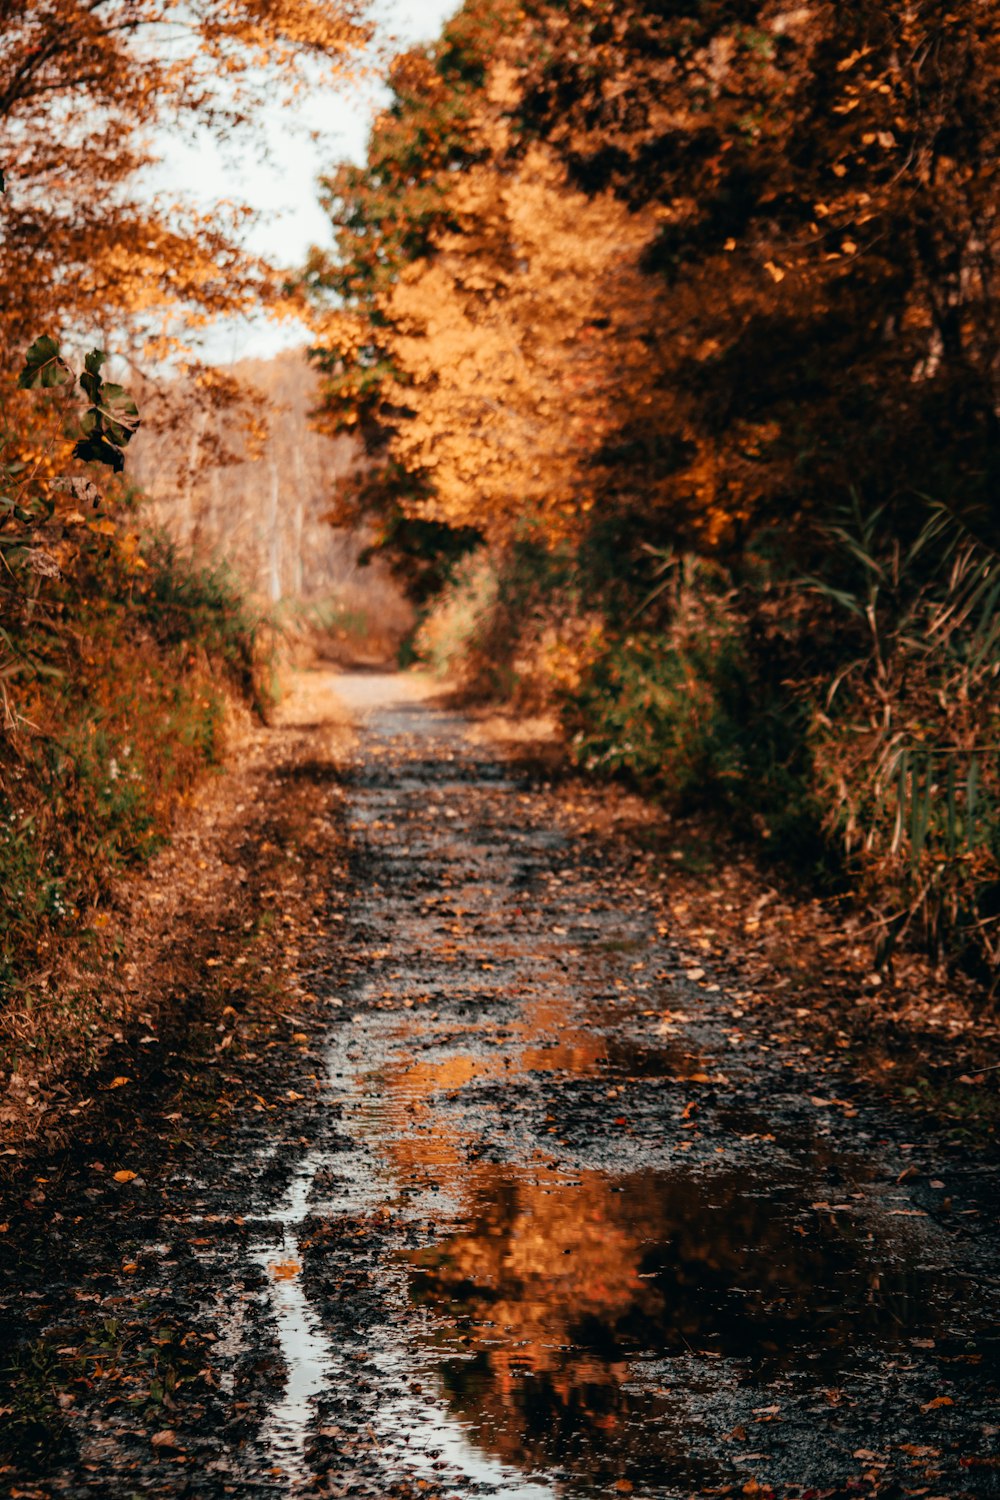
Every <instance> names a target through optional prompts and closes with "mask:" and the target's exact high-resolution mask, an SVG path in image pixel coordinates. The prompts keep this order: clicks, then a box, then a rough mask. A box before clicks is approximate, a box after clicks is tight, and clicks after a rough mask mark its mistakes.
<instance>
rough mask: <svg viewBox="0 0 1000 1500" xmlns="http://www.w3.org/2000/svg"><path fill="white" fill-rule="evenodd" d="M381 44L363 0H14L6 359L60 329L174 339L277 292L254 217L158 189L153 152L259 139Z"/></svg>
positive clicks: (0, 217) (0, 226) (0, 250)
mask: <svg viewBox="0 0 1000 1500" xmlns="http://www.w3.org/2000/svg"><path fill="white" fill-rule="evenodd" d="M367 36H368V30H367V28H366V26H365V25H364V24H363V19H362V3H361V0H233V3H229V0H33V3H32V4H30V5H25V4H23V0H0V165H2V167H3V170H4V175H5V179H6V196H5V197H4V198H3V199H2V200H0V361H2V362H3V364H4V365H5V366H7V367H10V366H11V365H12V364H14V363H15V362H16V357H17V356H19V355H20V353H21V352H23V348H24V347H26V346H27V344H28V343H30V342H31V340H32V338H33V337H34V336H35V335H36V334H38V333H41V332H45V331H48V332H63V333H65V332H68V331H71V330H77V331H79V330H87V331H88V332H89V331H91V330H97V331H101V330H104V329H113V330H115V331H118V330H119V329H120V328H121V327H122V326H123V325H125V324H127V325H128V326H129V327H130V328H131V329H132V330H134V331H135V333H136V334H137V335H138V336H142V337H146V338H158V339H160V340H163V339H164V338H166V337H168V336H171V335H174V334H176V333H177V332H178V331H183V330H184V329H186V330H187V331H188V332H190V331H191V330H192V329H193V328H195V327H197V326H198V325H200V324H203V323H204V322H205V321H206V320H207V319H208V318H211V317H214V316H219V315H223V314H227V313H234V312H240V311H245V310H246V309H248V308H249V307H251V306H254V305H257V304H258V303H259V301H260V300H261V299H262V298H263V299H265V300H268V299H273V298H274V297H276V296H277V295H278V293H279V291H280V288H281V282H280V279H279V278H278V277H277V276H276V275H275V273H274V271H273V270H272V268H270V267H268V266H266V265H265V264H263V263H262V262H261V261H260V260H259V259H257V258H255V257H253V256H250V255H247V254H246V253H245V252H243V251H242V250H241V249H240V248H239V243H238V237H239V230H240V228H241V226H242V224H243V222H244V221H245V218H246V214H245V212H244V211H242V210H239V209H234V210H232V211H231V212H229V213H228V217H227V214H226V213H225V212H224V211H223V210H221V209H219V210H213V211H212V212H211V213H199V212H196V211H195V210H194V209H192V208H190V207H184V206H183V205H178V204H168V203H162V202H150V201H149V199H148V198H144V197H143V196H142V195H141V192H140V191H139V189H140V187H141V174H142V173H143V171H144V170H145V169H146V168H148V167H149V165H150V164H151V162H152V161H153V160H154V155H155V153H154V148H153V147H152V146H151V144H150V141H151V140H152V138H153V136H154V133H155V132H157V131H162V130H164V129H166V128H173V129H180V130H184V131H186V132H189V133H190V132H193V131H197V130H199V129H207V130H210V131H213V132H214V133H216V135H218V136H221V137H222V138H224V139H233V138H234V137H236V136H237V135H239V136H242V135H245V134H246V133H248V132H250V131H252V129H253V122H254V118H255V115H256V114H257V113H258V111H259V110H260V108H261V107H262V104H263V101H264V100H265V99H268V100H271V101H272V102H273V100H274V99H275V98H276V97H284V98H286V99H290V98H294V96H295V94H296V92H297V91H299V90H300V89H301V88H302V87H303V85H304V84H305V83H306V82H309V83H310V84H313V85H315V84H317V83H319V82H321V81H323V80H329V79H332V78H338V77H340V76H341V75H342V74H343V72H344V70H345V68H347V67H348V66H349V65H350V64H351V63H352V62H353V61H354V60H355V59H356V56H357V51H358V48H359V47H360V45H361V44H362V43H364V42H365V40H366V39H367ZM168 347H169V344H167V343H164V342H160V343H158V344H157V346H156V348H157V350H158V351H159V352H163V351H164V350H165V349H166V348H168Z"/></svg>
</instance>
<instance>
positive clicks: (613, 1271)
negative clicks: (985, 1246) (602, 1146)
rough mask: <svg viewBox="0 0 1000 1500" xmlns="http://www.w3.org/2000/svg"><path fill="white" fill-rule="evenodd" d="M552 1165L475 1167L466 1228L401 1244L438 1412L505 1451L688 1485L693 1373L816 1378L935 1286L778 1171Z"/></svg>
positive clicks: (911, 1330) (931, 1310) (714, 1377)
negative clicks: (443, 1408) (440, 1397)
mask: <svg viewBox="0 0 1000 1500" xmlns="http://www.w3.org/2000/svg"><path fill="white" fill-rule="evenodd" d="M550 1177H551V1174H550V1173H546V1172H537V1173H535V1174H532V1173H531V1172H530V1171H527V1170H524V1169H518V1168H512V1167H509V1166H508V1167H498V1166H486V1167H481V1168H480V1169H478V1170H477V1172H476V1173H475V1180H474V1184H473V1190H472V1194H471V1199H470V1202H471V1208H470V1211H469V1213H468V1215H467V1216H466V1218H465V1221H464V1222H463V1224H462V1226H461V1227H460V1228H459V1229H458V1230H457V1231H456V1232H455V1233H453V1234H451V1235H450V1236H449V1237H447V1238H445V1239H443V1240H441V1241H440V1242H439V1243H437V1244H435V1245H432V1246H430V1247H428V1248H426V1249H423V1250H420V1251H418V1252H414V1253H412V1254H410V1255H409V1256H408V1257H407V1259H408V1261H409V1263H410V1268H411V1273H410V1274H411V1296H412V1297H413V1299H414V1300H415V1301H416V1302H417V1303H419V1304H421V1305H423V1306H424V1307H426V1308H428V1309H429V1310H431V1311H432V1312H433V1313H434V1314H435V1318H434V1321H433V1325H432V1326H433V1327H434V1328H435V1330H436V1332H435V1334H434V1343H433V1349H432V1351H431V1358H432V1361H433V1363H434V1365H435V1367H436V1369H437V1371H438V1374H439V1376H440V1378H441V1381H442V1383H443V1386H444V1389H445V1391H446V1393H447V1397H448V1400H449V1402H450V1404H451V1407H452V1409H453V1411H454V1413H455V1415H456V1416H458V1417H459V1419H460V1420H461V1421H462V1423H463V1425H465V1426H466V1427H467V1428H468V1429H469V1431H470V1433H471V1434H472V1435H473V1437H474V1438H475V1440H476V1441H477V1442H478V1443H479V1445H480V1446H481V1447H483V1448H485V1449H486V1450H487V1451H489V1452H491V1453H494V1454H495V1455H497V1456H498V1457H499V1458H501V1459H502V1460H504V1461H505V1462H507V1463H516V1464H518V1465H521V1466H522V1467H527V1468H529V1469H537V1468H542V1469H550V1470H551V1469H552V1468H553V1467H555V1468H557V1469H558V1468H560V1467H564V1468H568V1469H569V1470H570V1471H571V1472H573V1473H574V1475H576V1476H578V1477H583V1478H585V1479H587V1480H588V1482H590V1481H593V1482H594V1483H595V1484H598V1485H599V1484H601V1483H604V1482H605V1481H606V1480H607V1479H608V1477H609V1476H614V1477H627V1478H628V1479H629V1480H630V1481H631V1482H632V1483H633V1484H635V1483H640V1482H647V1483H650V1482H653V1481H654V1480H656V1479H659V1480H662V1479H663V1477H664V1475H666V1474H669V1475H671V1476H672V1477H673V1478H675V1479H676V1480H677V1481H678V1482H680V1481H682V1480H683V1481H685V1482H694V1481H695V1480H696V1479H697V1478H704V1474H703V1473H702V1472H701V1471H700V1470H699V1469H698V1467H697V1465H696V1463H695V1461H694V1459H693V1458H692V1456H691V1442H690V1431H689V1427H690V1414H689V1400H688V1398H689V1397H690V1391H691V1383H692V1381H694V1382H695V1383H697V1381H698V1379H700V1378H702V1377H705V1378H707V1379H709V1380H710V1381H711V1382H712V1383H713V1384H714V1385H715V1386H716V1387H717V1386H718V1384H719V1381H720V1379H724V1378H730V1379H732V1380H734V1381H736V1380H740V1381H744V1382H746V1381H754V1382H756V1381H765V1380H768V1379H770V1378H772V1377H773V1376H775V1375H777V1374H779V1373H781V1372H788V1371H790V1370H793V1369H795V1370H798V1371H799V1372H800V1374H802V1375H805V1376H806V1377H809V1376H814V1377H815V1379H816V1381H817V1382H818V1383H822V1382H829V1381H830V1379H831V1378H832V1376H833V1375H834V1373H835V1372H836V1371H837V1370H838V1369H840V1368H842V1367H843V1366H844V1365H845V1364H847V1363H849V1362H850V1361H851V1359H852V1358H854V1357H855V1356H856V1355H858V1354H859V1353H860V1352H861V1351H864V1350H869V1351H870V1350H871V1349H872V1348H878V1349H888V1348H890V1347H891V1346H893V1345H895V1344H897V1343H898V1342H899V1341H900V1340H902V1339H904V1338H908V1337H911V1336H913V1335H914V1334H916V1333H921V1334H926V1333H927V1332H928V1331H929V1330H930V1329H931V1328H932V1327H933V1325H934V1324H935V1322H937V1321H938V1320H939V1319H940V1317H941V1315H942V1310H943V1307H944V1306H945V1305H946V1303H947V1300H948V1293H949V1289H948V1288H947V1287H941V1286H935V1285H933V1284H932V1283H931V1281H930V1279H929V1277H928V1276H927V1275H926V1274H924V1273H922V1272H920V1271H919V1270H916V1269H914V1268H913V1267H912V1265H911V1264H908V1260H909V1257H908V1256H907V1254H906V1247H905V1245H904V1244H903V1243H901V1241H900V1240H899V1239H898V1238H897V1237H896V1232H895V1231H891V1232H890V1231H888V1230H887V1231H886V1232H885V1234H875V1233H872V1232H869V1231H867V1230H865V1229H863V1228H861V1227H859V1225H858V1223H857V1222H856V1221H855V1220H854V1219H853V1218H852V1216H851V1215H850V1214H847V1213H831V1212H830V1211H828V1210H827V1209H813V1208H811V1207H810V1204H811V1203H812V1202H813V1201H815V1200H816V1199H822V1198H824V1197H825V1196H826V1194H825V1192H824V1191H823V1190H822V1188H821V1186H820V1183H819V1182H817V1181H816V1180H815V1179H813V1180H812V1181H807V1180H801V1179H800V1181H799V1183H798V1185H797V1186H792V1187H789V1186H788V1178H789V1173H788V1169H787V1165H784V1166H783V1167H782V1169H781V1170H780V1171H779V1170H778V1169H777V1168H776V1169H775V1171H774V1172H773V1174H770V1173H767V1172H761V1173H758V1174H757V1175H748V1173H747V1172H744V1171H732V1170H726V1171H719V1172H717V1173H712V1174H710V1175H707V1176H700V1177H699V1176H695V1175H693V1174H692V1175H685V1174H683V1173H677V1172H670V1173H647V1174H639V1175H633V1176H627V1177H622V1178H617V1179H616V1178H613V1177H605V1176H603V1175H602V1174H601V1173H598V1172H586V1173H581V1174H580V1175H579V1176H577V1177H576V1178H574V1179H562V1180H556V1181H554V1182H553V1181H551V1180H547V1179H548V1178H550ZM726 1361H730V1362H735V1363H731V1364H729V1365H726V1364H725V1363H724V1362H726ZM724 1372H728V1376H727V1375H726V1374H725V1373H724Z"/></svg>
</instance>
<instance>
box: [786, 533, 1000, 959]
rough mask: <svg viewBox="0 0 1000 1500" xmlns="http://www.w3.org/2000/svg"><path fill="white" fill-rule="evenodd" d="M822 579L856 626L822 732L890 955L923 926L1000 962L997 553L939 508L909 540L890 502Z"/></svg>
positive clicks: (832, 780)
mask: <svg viewBox="0 0 1000 1500" xmlns="http://www.w3.org/2000/svg"><path fill="white" fill-rule="evenodd" d="M831 540H832V542H833V543H834V544H835V545H836V547H837V548H838V554H837V555H838V559H839V562H840V567H839V569H838V573H837V576H836V577H835V578H826V579H816V580H813V581H812V584H811V586H812V587H813V588H815V589H816V590H818V591H819V592H821V593H822V594H824V595H825V596H826V597H828V598H830V599H832V600H834V601H835V602H836V604H837V605H838V606H839V607H840V608H841V609H842V610H844V611H846V612H847V614H848V615H850V616H851V617H852V618H853V620H854V622H855V625H856V633H857V637H858V640H859V644H860V645H861V648H862V649H861V650H860V652H859V654H858V655H857V656H856V657H854V658H853V659H852V660H850V661H848V662H846V663H845V664H844V665H843V667H842V668H841V669H840V670H839V671H838V672H837V674H836V676H835V677H834V679H833V680H832V681H831V683H830V684H829V687H828V690H827V692H826V695H825V701H824V702H823V704H822V706H821V707H820V708H819V710H818V711H817V713H816V716H815V728H814V742H815V745H816V763H817V766H818V768H819V771H820V775H821V778H822V787H823V793H824V800H825V802H826V805H827V814H826V821H827V825H828V827H829V829H830V831H831V833H833V834H835V835H836V836H837V837H839V838H840V839H841V840H842V842H843V846H844V849H845V852H846V855H847V858H848V861H849V865H850V867H851V869H852V870H853V871H854V873H855V876H856V879H857V880H858V882H859V885H860V886H861V888H862V890H863V891H864V893H865V895H866V897H867V899H868V901H869V902H870V904H871V906H872V910H873V913H874V919H875V922H876V924H877V928H878V932H879V939H878V951H879V956H880V957H882V958H884V957H887V956H888V955H889V954H890V953H891V951H892V949H893V947H894V946H895V944H896V943H897V942H899V941H900V940H901V939H902V938H904V937H906V936H908V935H916V936H918V937H919V938H920V940H921V941H922V942H923V943H925V944H927V945H929V946H930V947H931V948H932V950H933V951H935V952H936V953H938V954H939V955H942V956H943V955H944V954H945V953H949V952H951V953H954V952H956V951H964V952H966V953H968V954H969V955H970V956H971V955H974V956H975V957H977V958H978V960H979V961H980V962H981V963H982V964H983V966H984V967H987V968H989V969H991V970H992V971H993V972H994V973H995V972H996V971H997V969H998V968H1000V698H998V685H1000V558H998V557H997V555H996V554H995V553H994V552H992V551H991V550H990V549H989V548H988V547H986V546H984V545H983V544H982V543H981V542H980V541H978V540H977V539H976V538H975V537H973V536H972V535H971V534H970V533H969V532H968V531H967V530H966V528H965V527H964V526H963V525H962V524H961V522H959V521H958V520H956V519H955V517H954V516H952V515H951V514H950V513H949V512H947V511H946V510H944V509H943V508H942V507H939V506H934V507H932V508H931V509H930V513H929V515H928V517H927V520H926V523H925V524H924V526H923V527H922V528H921V529H920V531H919V532H918V534H917V535H916V537H915V539H914V540H913V541H912V542H911V543H910V544H909V545H908V546H904V545H902V544H901V543H900V542H899V540H898V539H897V538H896V537H894V536H893V534H892V530H891V528H890V526H889V525H888V524H887V518H886V516H885V514H884V513H883V512H875V513H874V514H873V515H870V516H867V517H865V516H862V514H861V513H860V512H859V511H858V510H857V508H855V509H854V511H853V513H851V514H849V515H847V516H845V517H844V519H843V521H842V523H841V524H840V525H838V526H836V527H834V528H833V529H832V530H831Z"/></svg>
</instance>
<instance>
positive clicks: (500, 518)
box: [306, 0, 1000, 973]
mask: <svg viewBox="0 0 1000 1500" xmlns="http://www.w3.org/2000/svg"><path fill="white" fill-rule="evenodd" d="M998 75H1000V7H998V6H997V5H996V4H995V3H992V0H991V3H988V4H986V5H977V6H974V7H973V6H969V5H959V6H958V7H952V8H950V9H947V8H945V9H942V7H940V6H938V5H935V4H933V3H931V0H918V3H916V4H912V3H909V0H907V3H905V4H904V3H903V0H898V3H896V0H890V3H888V4H886V3H883V0H878V3H875V0H863V3H860V4H856V5H851V6H842V5H837V4H835V3H833V0H829V3H825V0H824V3H820V4H818V5H813V6H809V7H807V8H799V9H794V10H789V9H788V8H787V7H786V6H784V5H782V4H781V3H779V0H749V3H747V4H739V5H730V4H727V5H716V4H708V5H697V6H696V5H677V6H669V7H664V6H661V5H653V4H651V3H649V0H628V3H626V4H619V3H613V4H612V3H610V0H566V3H559V4H556V3H554V0H531V3H529V4H527V5H520V4H517V5H515V4H513V3H510V4H508V3H507V0H466V3H465V4H464V5H463V6H462V8H461V10H460V11H459V13H458V15H457V16H456V18H455V20H454V21H453V22H452V23H450V24H449V26H447V27H446V28H445V31H444V34H443V36H442V38H441V40H440V41H439V42H438V43H437V44H436V45H434V46H433V47H431V48H429V49H425V50H418V51H416V52H414V53H412V54H410V55H409V56H407V57H406V58H404V59H402V60H401V61H400V62H399V63H398V65H397V68H396V72H395V75H394V79H393V84H394V91H395V92H394V98H393V101H392V103H391V104H390V106H389V108H388V109H387V110H386V112H385V113H384V115H383V116H382V117H381V118H380V120H379V121H378V122H377V124H376V126H375V128H374V131H373V134H372V140H371V148H370V153H369V161H368V165H367V168H366V169H354V168H349V169H348V168H342V169H339V170H338V171H337V172H335V173H334V174H332V175H331V177H330V178H329V180H328V184H327V203H328V207H329V209H330V212H331V216H332V219H333V223H334V226H335V228H336V230H337V231H338V235H339V241H338V249H337V251H336V253H335V254H334V255H332V256H329V257H324V256H322V255H319V254H316V255H314V257H313V259H312V261H311V263H310V265H309V267H308V268H307V274H306V281H307V284H308V286H309V288H310V290H311V292H312V295H313V297H314V299H315V300H316V302H317V305H318V307H319V308H320V315H321V320H322V337H321V339H320V340H319V341H318V345H317V349H316V354H315V357H316V360H317V363H318V366H319V368H320V369H321V371H322V372H323V374H324V378H325V383H326V400H325V419H326V421H327V423H328V425H329V426H330V427H331V428H332V429H333V430H345V429H348V430H353V431H359V432H360V433H361V434H362V436H363V438H364V440H365V443H366V447H367V457H366V461H365V463H364V465H363V466H361V468H360V469H359V472H358V475H357V480H356V483H355V484H354V486H353V487H352V489H351V490H350V491H349V492H348V494H347V495H346V496H345V498H344V500H343V502H342V505H341V512H340V513H341V516H342V518H343V519H345V520H347V521H354V522H355V523H356V522H357V521H358V520H364V521H367V522H368V523H370V524H372V525H374V527H375V528H376V534H377V545H379V546H380V547H381V549H382V551H383V552H384V554H385V555H386V556H387V557H388V558H389V559H390V560H391V562H392V564H393V566H394V567H395V568H396V569H397V571H398V572H399V573H400V575H401V576H402V577H403V578H404V579H406V580H407V581H408V583H409V585H410V587H411V589H412V590H413V592H414V595H415V597H417V598H418V599H424V600H426V599H427V598H429V597H432V596H434V597H436V598H437V604H436V605H433V604H432V605H431V606H430V609H429V611H427V610H426V608H425V613H426V615H427V617H426V618H425V621H424V624H423V626H422V630H421V633H420V635H419V636H418V641H417V645H418V649H419V650H421V651H422V652H423V653H424V654H425V656H427V657H428V659H430V660H432V661H434V662H435V663H437V664H439V665H443V666H447V667H448V668H449V669H450V670H452V671H453V672H454V673H455V674H456V675H457V676H459V678H461V679H462V680H464V682H465V684H466V686H467V688H468V689H469V690H470V691H473V692H478V693H487V692H489V693H494V694H500V695H506V696H508V697H513V698H520V699H522V700H525V699H530V698H534V699H536V700H538V699H542V700H545V701H548V702H549V703H552V704H554V705H555V706H556V707H557V708H558V709H559V711H560V712H561V713H562V715H563V716H564V719H565V722H566V725H567V729H568V732H569V735H570V742H571V744H572V746H573V749H574V752H575V753H576V754H577V756H578V757H579V758H580V760H581V762H583V763H584V764H586V765H587V766H589V767H591V768H593V769H594V770H601V771H605V772H613V773H615V774H628V775H629V776H631V777H633V778H635V779H637V780H638V781H640V782H642V783H643V784H645V785H648V786H651V787H653V788H655V789H656V790H657V792H658V793H659V794H660V795H661V796H663V797H665V798H667V799H669V800H670V801H672V802H673V803H674V804H675V805H676V806H678V807H680V808H689V807H691V806H693V805H699V806H706V805H708V806H712V807H720V806H721V807H723V808H725V809H726V810H727V817H728V819H729V821H730V822H732V821H733V820H734V819H735V821H736V822H737V824H739V825H742V826H743V828H744V829H745V831H746V832H747V833H748V834H752V835H754V836H756V837H758V838H759V839H760V840H761V842H762V845H764V846H766V847H767V848H768V849H771V850H774V851H776V852H777V853H780V854H781V855H782V856H783V857H792V858H794V859H796V860H797V861H799V862H800V863H804V864H805V865H806V866H807V867H809V868H811V869H814V870H819V871H822V872H823V874H824V877H825V878H828V879H832V880H834V881H835V882H837V883H838V884H839V886H840V888H841V889H843V888H844V886H845V883H846V884H847V885H848V886H849V887H850V888H852V889H853V890H855V891H856V892H857V893H859V894H860V895H861V897H862V898H863V899H864V900H865V901H866V902H868V903H869V905H870V907H871V911H872V922H873V931H874V934H875V940H876V948H877V952H878V956H879V959H880V960H882V961H884V960H886V959H887V958H888V957H889V955H890V954H891V952H892V949H893V946H894V944H896V943H897V942H898V941H899V940H900V939H901V938H903V937H908V938H918V937H919V939H920V940H922V941H924V942H926V943H929V944H930V945H931V946H932V947H933V948H934V950H935V951H936V952H937V953H938V954H939V955H942V956H944V955H951V956H956V957H961V958H962V959H963V960H966V961H968V962H971V963H972V964H973V965H978V966H979V967H980V969H981V970H983V971H984V972H991V973H992V972H996V967H997V959H998V957H1000V947H998V943H1000V899H998V893H1000V863H998V859H1000V801H998V796H1000V777H998V773H1000V750H998V740H1000V736H998V725H997V709H996V690H995V689H996V679H997V676H998V675H1000V637H998V632H997V628H996V622H997V604H998V600H1000V580H998V579H997V576H996V572H997V566H998V563H997V552H996V547H997V544H998V542H1000V530H998V513H997V511H996V506H995V495H996V491H997V479H998V473H997V454H998V453H1000V443H998V437H1000V433H998V430H997V412H998V410H1000V399H998V398H1000V392H998V390H997V384H996V382H997V370H998V368H1000V366H998V364H997V359H996V354H997V325H996V318H997V309H996V300H995V296H994V295H993V293H992V290H991V288H992V285H993V278H994V275H995V269H994V268H995V264H996V256H997V249H998V243H997V223H996V215H995V205H996V186H997V183H996V171H997V168H996V163H997V160H998V150H997V147H998V144H1000V143H998V140H997V130H998V124H997V117H996V111H995V109H994V108H993V106H992V102H991V100H992V96H993V91H994V89H995V82H996V79H997V77H998ZM477 549H478V550H477ZM463 558H465V561H462V559H463ZM442 585H443V591H442ZM435 590H437V593H436V596H435Z"/></svg>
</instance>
